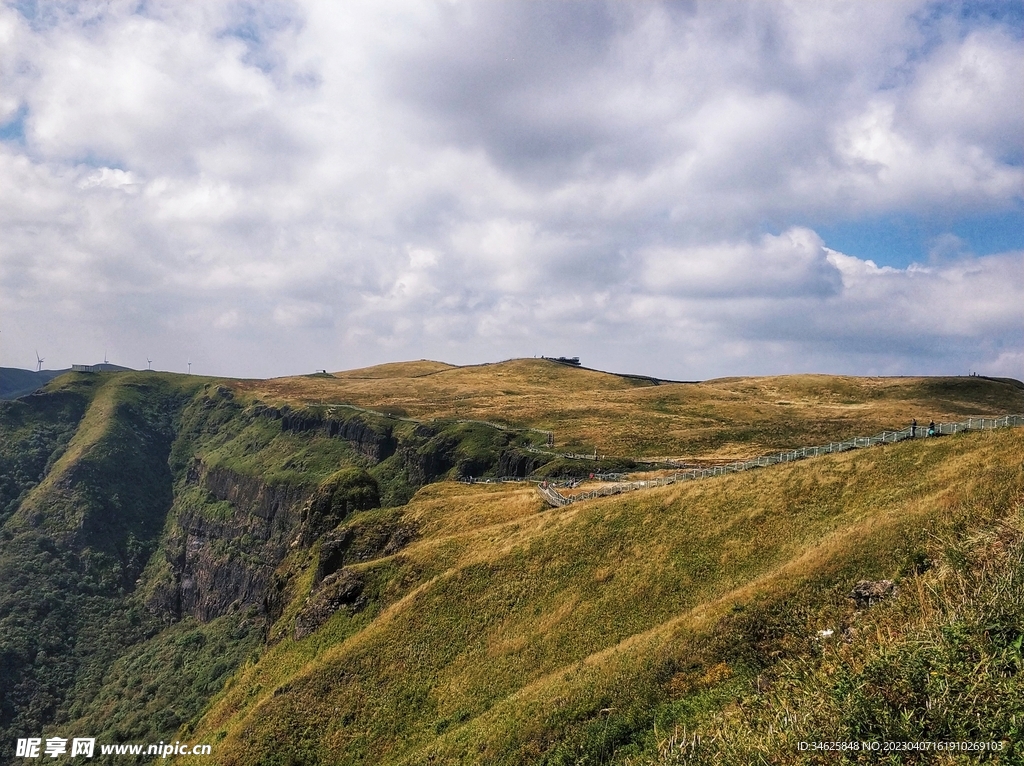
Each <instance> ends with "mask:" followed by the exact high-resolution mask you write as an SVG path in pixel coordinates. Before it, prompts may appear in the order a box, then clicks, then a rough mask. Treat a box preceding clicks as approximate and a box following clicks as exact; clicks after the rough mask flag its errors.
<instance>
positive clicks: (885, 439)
mask: <svg viewBox="0 0 1024 766" xmlns="http://www.w3.org/2000/svg"><path fill="white" fill-rule="evenodd" d="M1021 425H1024V415H1004V416H1003V417H999V418H968V419H967V420H965V421H962V422H959V423H938V424H936V425H935V427H934V429H932V428H931V427H930V426H916V427H914V426H908V427H907V428H904V429H903V430H902V431H882V433H880V434H878V435H877V436H856V437H854V438H852V439H847V440H846V441H841V442H829V443H828V444H824V445H821V446H818V447H800V448H799V449H795V450H789V451H787V452H776V453H774V454H771V455H764V456H762V457H756V458H753V459H751V460H740V461H737V462H735V463H728V464H726V465H716V466H711V467H709V468H690V469H687V470H685V471H677V472H676V473H675V474H673V475H672V476H661V477H659V478H656V479H646V480H643V481H630V482H622V483H619V484H610V485H608V486H605V487H597V488H596V489H592V490H589V491H587V492H580V493H578V494H573V495H562V494H560V493H558V492H556V491H555V490H554V488H552V487H549V486H546V485H543V484H542V485H538V487H537V491H538V492H540V494H541V496H542V497H543V498H544V499H545V500H546V501H547V502H548V503H549V504H550V505H552V506H554V507H556V508H557V507H560V506H563V505H569V504H570V503H576V502H579V501H580V500H590V499H593V498H596V497H607V496H608V495H619V494H622V493H623V492H632V491H634V490H638V489H648V488H650V487H664V486H667V485H669V484H676V483H677V482H681V481H694V480H695V479H707V478H710V477H712V476H724V475H725V474H729V473H739V472H740V471H749V470H751V469H754V468H764V467H765V466H769V465H776V464H778V463H791V462H793V461H794V460H803V459H804V458H809V457H816V456H817V455H829V454H832V453H834V452H846V451H848V450H852V449H861V448H863V447H873V446H875V445H876V444H895V443H896V442H901V441H906V440H908V439H927V438H929V437H935V436H941V435H946V434H956V433H961V432H963V431H981V430H990V429H993V428H1011V427H1013V426H1021Z"/></svg>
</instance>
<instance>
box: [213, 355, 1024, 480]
mask: <svg viewBox="0 0 1024 766" xmlns="http://www.w3.org/2000/svg"><path fill="white" fill-rule="evenodd" d="M232 388H233V390H236V391H238V392H239V393H241V394H243V395H247V396H254V397H258V398H260V399H261V400H265V401H273V402H278V403H283V404H289V405H291V406H294V407H308V406H312V405H316V404H319V403H321V402H323V403H327V404H330V403H337V404H353V405H357V406H360V407H365V408H369V409H374V410H379V411H381V412H390V413H394V414H401V415H404V416H407V417H410V418H416V419H420V420H434V419H457V418H462V419H477V420H483V421H490V422H496V423H502V424H506V425H509V426H514V427H519V428H537V429H542V430H544V431H551V432H553V433H554V435H555V442H556V447H557V448H558V449H559V450H563V451H568V452H581V453H590V452H593V451H594V450H595V448H596V450H597V451H598V453H600V454H607V455H616V456H626V457H634V458H659V457H660V458H669V457H672V458H677V459H696V458H702V459H719V460H724V459H733V458H740V457H753V456H756V455H759V454H762V453H765V452H770V451H773V450H777V449H784V448H790V447H794V446H802V445H809V444H819V443H822V442H828V441H831V440H842V439H847V438H850V437H852V436H862V435H865V434H872V433H877V432H879V431H882V430H885V429H890V430H892V429H899V428H904V427H906V426H907V425H909V424H910V421H911V420H912V419H913V418H917V420H918V421H920V422H923V423H927V422H928V421H929V420H931V419H935V420H959V419H960V418H961V417H963V416H967V415H982V414H993V415H994V414H1005V413H1007V412H1018V411H1024V385H1022V384H1021V383H1020V382H1018V381H1011V380H998V379H990V378H983V377H930V378H924V377H895V378H855V377H848V376H832V375H784V376H775V377H763V378H724V379H721V380H709V381H704V382H701V383H671V382H660V381H656V380H654V379H651V378H638V377H636V376H629V375H615V374H611V373H603V372H597V371H593V370H588V369H586V368H582V369H581V368H575V367H572V366H568V365H563V364H557V363H555V362H552V361H549V360H543V359H514V360H510V361H507V362H499V363H495V364H485V365H473V366H467V367H454V366H451V365H445V364H441V363H438V362H427V361H421V362H408V363H401V364H388V365H382V366H380V367H369V368H365V369H361V370H356V371H352V372H347V373H335V374H333V375H311V376H301V377H288V378H276V379H272V380H266V381H239V382H237V383H235V384H232Z"/></svg>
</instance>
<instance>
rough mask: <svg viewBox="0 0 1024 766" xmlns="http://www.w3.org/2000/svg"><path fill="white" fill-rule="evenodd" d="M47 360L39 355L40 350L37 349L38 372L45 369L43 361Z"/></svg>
mask: <svg viewBox="0 0 1024 766" xmlns="http://www.w3.org/2000/svg"><path fill="white" fill-rule="evenodd" d="M45 361H46V360H45V359H43V358H42V357H41V356H39V350H38V349H37V350H36V372H42V370H43V362H45Z"/></svg>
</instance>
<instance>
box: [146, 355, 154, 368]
mask: <svg viewBox="0 0 1024 766" xmlns="http://www.w3.org/2000/svg"><path fill="white" fill-rule="evenodd" d="M146 369H147V370H152V369H153V360H152V359H150V358H149V357H148V356H147V357H146Z"/></svg>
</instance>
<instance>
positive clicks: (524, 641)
mask: <svg viewBox="0 0 1024 766" xmlns="http://www.w3.org/2000/svg"><path fill="white" fill-rule="evenodd" d="M1022 440H1024V435H1022V434H1021V432H1020V431H1019V430H1016V429H1015V430H1013V431H1003V432H994V433H986V434H967V435H962V436H956V437H948V438H945V439H936V440H928V441H926V442H923V443H913V444H908V443H905V444H899V445H892V446H887V447H883V448H875V449H871V450H863V451H859V452H853V453H846V454H841V455H832V456H827V457H822V458H817V459H813V460H808V461H804V462H801V463H796V464H790V465H785V466H777V467H774V468H771V469H766V470H764V471H759V472H754V473H751V474H747V475H743V474H741V475H733V476H726V477H720V478H718V479H712V480H707V481H703V482H696V483H693V484H688V485H678V486H671V487H665V488H661V489H656V490H650V491H646V492H638V493H635V494H634V495H630V496H626V497H613V498H606V499H602V500H597V501H593V502H587V503H580V504H577V505H575V506H570V507H568V508H563V509H558V510H554V511H548V512H544V513H537V509H538V507H539V502H538V501H537V500H536V499H535V498H534V497H532V496H531V493H530V491H529V490H524V489H523V488H520V487H515V486H511V485H503V486H493V487H480V486H460V485H438V486H433V487H427V488H425V489H424V490H421V492H420V493H419V494H418V495H417V496H416V497H415V498H414V499H413V501H412V502H411V503H410V504H409V505H408V506H407V507H406V508H404V509H403V511H402V513H403V515H404V517H405V519H407V520H409V521H415V522H416V523H417V524H418V525H419V526H420V529H421V531H422V537H421V539H420V541H419V542H417V543H414V544H412V545H410V546H408V547H407V548H406V549H405V550H403V551H402V552H401V553H400V554H399V555H397V556H395V557H392V558H390V559H387V560H378V561H377V562H372V563H369V564H367V565H365V566H364V565H360V568H361V571H363V572H364V573H365V574H366V575H367V576H370V575H371V574H372V573H374V572H379V573H382V574H381V576H382V577H385V578H387V579H388V582H389V583H391V584H392V585H393V587H394V590H391V591H388V590H387V589H386V588H385V589H384V590H383V591H382V592H383V593H385V594H387V593H389V592H390V593H391V594H392V596H389V597H388V596H386V598H390V599H391V601H390V602H389V603H387V604H384V605H383V609H382V611H381V612H380V613H379V615H378V616H377V617H375V619H373V620H372V621H370V622H368V623H361V624H360V622H359V621H360V619H361V618H359V617H353V616H348V615H344V614H338V615H336V616H335V617H334V618H333V619H332V621H331V622H330V623H329V624H328V625H327V626H325V628H324V630H323V631H322V632H321V635H318V636H316V637H312V638H310V639H307V640H305V641H300V642H292V641H291V640H285V641H283V642H282V643H281V644H279V645H278V646H276V647H274V648H273V649H272V650H271V651H270V652H269V653H268V654H267V655H266V656H265V657H264V658H263V659H262V660H261V661H260V662H259V663H258V664H257V665H256V666H255V667H253V668H251V669H250V670H248V671H247V672H246V673H244V674H243V675H242V676H241V678H240V679H239V681H238V683H236V684H235V685H234V686H233V687H232V688H231V689H228V690H227V692H226V693H225V694H224V695H223V697H222V698H221V700H219V701H218V702H217V703H215V704H214V706H213V707H212V709H211V711H210V713H209V714H208V716H207V718H206V720H205V721H204V722H202V723H201V724H200V727H199V731H198V732H197V735H198V736H201V737H206V738H215V737H217V736H221V735H222V736H224V737H225V739H224V741H223V743H222V745H221V746H219V749H218V753H219V757H221V758H222V759H223V762H225V763H238V764H243V763H256V762H258V758H257V757H256V756H255V755H254V754H255V753H257V752H264V753H265V752H268V751H273V752H275V753H277V755H279V756H280V757H281V758H282V759H283V760H281V761H280V762H282V763H283V762H288V760H287V759H288V758H293V759H294V761H295V762H297V763H298V762H310V763H312V762H314V761H316V762H324V759H325V758H327V760H329V761H332V762H338V763H353V764H356V763H364V764H370V763H410V764H412V763H426V762H443V763H460V762H462V763H497V762H500V763H509V764H511V763H522V762H530V761H534V760H539V758H540V756H541V755H542V753H543V752H544V749H545V748H547V747H550V746H551V743H552V742H553V741H555V740H554V738H561V737H563V736H564V735H565V727H566V726H569V725H570V724H571V725H572V726H576V725H577V722H579V721H582V722H583V723H580V724H579V726H580V727H583V728H580V729H578V730H577V734H579V736H590V735H589V734H586V732H585V731H584V729H586V727H587V726H588V725H589V724H588V723H587V722H588V721H593V720H597V721H601V716H602V715H605V714H603V713H602V712H601V711H602V710H604V709H606V708H607V709H609V710H613V711H614V709H617V708H618V707H619V706H622V705H634V704H639V703H637V700H639V699H642V698H643V695H645V694H655V695H658V694H667V692H665V691H664V689H662V687H661V686H659V684H662V683H664V684H667V685H668V686H667V687H665V688H668V687H671V684H670V683H669V680H668V679H666V680H665V681H664V682H662V681H658V680H657V678H658V673H659V671H658V668H659V667H661V666H667V665H666V663H669V664H671V663H676V664H681V665H680V666H686V663H693V664H694V668H693V669H692V670H688V671H687V677H686V678H684V679H682V681H685V683H682V681H680V683H677V684H676V687H678V688H684V687H685V688H690V687H694V685H695V688H696V687H700V688H703V687H707V688H709V689H710V688H712V687H715V686H718V685H721V684H728V683H730V679H731V673H732V670H731V669H730V668H731V665H728V664H725V665H723V662H727V660H728V657H721V656H711V655H708V656H707V657H705V656H704V655H703V654H702V653H703V652H705V648H706V647H707V645H708V642H709V641H710V640H711V637H712V635H713V631H715V630H717V629H718V628H716V626H717V625H719V624H720V623H721V621H722V620H723V619H726V618H728V617H729V616H730V615H732V614H733V611H734V608H735V607H736V606H742V605H744V604H751V603H754V602H757V601H758V600H764V599H767V600H769V601H780V600H785V599H787V598H790V597H795V596H797V595H798V594H807V593H820V592H822V591H826V592H827V591H830V590H832V589H837V590H839V591H840V592H845V591H848V589H849V587H850V584H851V583H852V582H854V581H855V580H857V579H859V578H861V577H883V576H893V575H894V574H896V572H897V571H898V570H899V569H900V567H903V566H905V564H906V560H907V558H908V556H912V555H913V553H914V550H913V549H914V546H916V545H919V544H921V541H922V540H924V541H927V540H928V539H930V537H929V536H930V535H931V534H932V533H933V532H934V531H935V530H936V529H938V528H940V527H942V526H943V525H946V524H948V523H949V521H950V516H951V515H954V514H955V512H956V511H957V509H958V508H960V507H962V506H964V504H972V503H975V504H976V503H981V504H983V505H985V506H986V507H987V506H989V505H991V506H992V508H994V509H995V508H1002V507H1004V506H1005V505H1006V502H1007V500H1006V498H1007V497H1009V496H1010V495H1011V494H1012V493H1015V492H1016V493H1019V491H1020V490H1021V488H1022V486H1024V474H1022V473H1021V468H1020V461H1019V454H1020V449H1021V446H1022ZM389 587H391V586H389ZM801 627H802V630H803V632H804V633H805V634H809V635H814V632H815V631H816V630H817V629H818V628H820V627H826V626H825V625H817V624H808V625H806V626H801ZM737 638H739V636H737ZM702 663H706V666H705V665H704V664H702ZM687 667H688V666H687ZM691 676H692V680H688V679H690V678H691ZM673 688H675V687H673ZM659 690H661V691H659ZM687 693H688V692H687ZM606 715H611V713H608V714H606ZM588 731H589V730H588ZM218 732H221V733H222V734H221V735H219V734H218ZM580 732H583V733H582V734H581V733H580ZM574 736H575V735H574ZM281 748H287V750H286V751H285V750H282V749H281ZM317 759H319V761H317ZM431 759H433V760H431Z"/></svg>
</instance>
